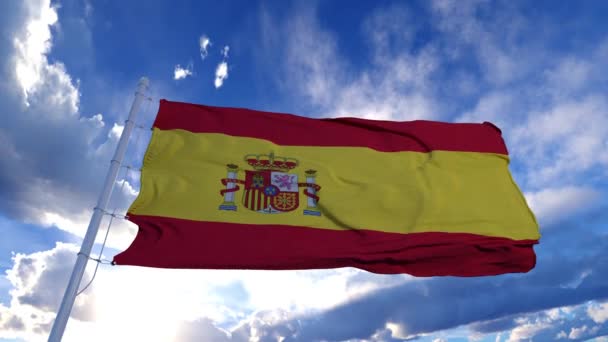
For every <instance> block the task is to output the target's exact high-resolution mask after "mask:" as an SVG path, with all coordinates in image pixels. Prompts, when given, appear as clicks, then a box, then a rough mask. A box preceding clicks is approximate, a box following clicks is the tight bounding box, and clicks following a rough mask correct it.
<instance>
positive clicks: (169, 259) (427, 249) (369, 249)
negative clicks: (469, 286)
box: [114, 214, 537, 276]
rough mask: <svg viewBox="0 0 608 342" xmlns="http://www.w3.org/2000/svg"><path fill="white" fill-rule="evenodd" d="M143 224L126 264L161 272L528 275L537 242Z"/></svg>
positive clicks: (122, 258) (122, 257)
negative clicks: (334, 270) (352, 270)
mask: <svg viewBox="0 0 608 342" xmlns="http://www.w3.org/2000/svg"><path fill="white" fill-rule="evenodd" d="M129 220H131V221H133V222H134V223H135V224H137V225H139V231H138V233H137V236H136V238H135V240H134V241H133V243H132V244H131V246H130V247H129V248H128V249H127V250H126V251H125V252H123V253H120V254H118V255H117V256H115V257H114V261H115V262H116V263H117V264H119V265H136V266H148V267H161V268H211V269H270V270H283V269H318V268H337V267H358V268H361V269H364V270H367V271H370V272H374V273H384V274H392V273H409V274H412V275H415V276H439V275H443V276H447V275H452V276H482V275H495V274H502V273H511V272H527V271H529V270H530V269H532V268H533V267H534V265H535V262H536V256H535V254H534V249H533V245H534V244H536V243H537V241H535V240H523V241H515V240H511V239H506V238H498V237H488V236H481V235H473V234H461V233H438V232H432V233H415V234H395V233H384V232H379V231H373V230H343V231H338V230H329V229H315V228H306V227H296V226H279V225H246V224H236V223H219V222H199V221H189V220H182V219H175V218H166V217H156V216H139V215H132V214H130V215H129Z"/></svg>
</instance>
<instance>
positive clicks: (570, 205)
mask: <svg viewBox="0 0 608 342" xmlns="http://www.w3.org/2000/svg"><path fill="white" fill-rule="evenodd" d="M600 196H601V193H600V192H598V191H597V190H595V189H592V188H587V187H576V186H566V187H561V188H545V189H543V190H540V191H537V192H529V193H525V197H526V201H527V202H528V204H529V206H530V208H531V209H532V211H533V212H534V214H535V215H536V216H537V217H538V219H539V220H540V221H541V222H545V223H551V222H555V221H557V220H559V219H563V218H566V217H570V216H572V215H574V214H576V213H580V212H581V211H582V210H586V209H589V208H593V207H594V204H595V203H596V201H597V199H599V198H600Z"/></svg>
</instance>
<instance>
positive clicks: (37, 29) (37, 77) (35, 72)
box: [13, 2, 58, 105]
mask: <svg viewBox="0 0 608 342" xmlns="http://www.w3.org/2000/svg"><path fill="white" fill-rule="evenodd" d="M57 19H58V17H57V11H56V9H55V8H53V7H51V6H50V2H47V3H46V4H44V5H43V6H41V7H40V12H39V13H36V14H35V15H34V16H32V17H31V19H30V20H29V22H28V23H27V25H26V32H24V34H23V35H21V36H17V37H15V38H14V41H13V43H14V45H15V49H16V55H15V73H16V76H17V80H18V81H19V84H20V86H21V89H22V90H23V95H24V98H25V102H26V103H27V104H28V105H29V103H28V95H29V94H30V93H31V92H32V91H34V90H35V88H36V87H37V86H39V85H40V84H41V83H42V75H43V73H44V72H45V69H46V70H49V69H52V68H53V66H54V65H52V64H51V65H49V64H48V61H47V59H46V54H47V53H48V52H49V51H50V49H51V30H50V27H51V26H53V25H55V24H56V23H57Z"/></svg>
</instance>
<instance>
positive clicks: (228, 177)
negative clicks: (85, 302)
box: [114, 100, 540, 276]
mask: <svg viewBox="0 0 608 342" xmlns="http://www.w3.org/2000/svg"><path fill="white" fill-rule="evenodd" d="M508 165H509V157H508V152H507V148H506V146H505V144H504V141H503V139H502V137H501V132H500V130H499V129H498V128H497V127H495V126H494V125H492V124H490V123H483V124H469V123H443V122H433V121H411V122H391V121H373V120H363V119H355V118H338V119H312V118H305V117H299V116H295V115H290V114H277V113H268V112H261V111H254V110H248V109H237V108H219V107H210V106H203V105H195V104H188V103H178V102H170V101H166V100H162V101H161V103H160V109H159V112H158V115H157V118H156V121H155V123H154V130H153V134H152V139H151V141H150V145H149V146H148V150H147V152H146V154H145V157H144V166H143V170H142V177H141V180H142V186H141V191H140V193H139V196H138V197H137V199H136V200H135V201H134V203H133V204H132V206H131V207H130V209H129V213H128V217H129V220H131V221H132V222H134V223H135V224H137V225H138V226H139V232H138V234H137V236H136V238H135V240H134V241H133V243H132V245H131V246H130V247H129V248H128V249H127V250H126V251H124V252H122V253H121V254H119V255H117V256H116V257H115V258H114V262H115V263H116V264H119V265H137V266H148V267H164V268H211V269H273V270H278V269H316V268H335V267H347V266H350V267H358V268H361V269H364V270H368V271H370V272H375V273H409V274H412V275H416V276H435V275H455V276H480V275H494V274H501V273H509V272H527V271H529V270H530V269H532V268H533V267H534V265H535V254H534V250H533V245H534V244H536V243H538V239H539V237H540V236H539V231H538V225H537V223H536V220H535V218H534V215H533V214H532V212H531V211H530V209H529V208H528V206H527V204H526V201H525V199H524V197H523V196H522V194H521V192H520V190H519V189H518V187H517V185H516V184H515V183H514V181H513V179H512V178H511V175H510V173H509V169H508Z"/></svg>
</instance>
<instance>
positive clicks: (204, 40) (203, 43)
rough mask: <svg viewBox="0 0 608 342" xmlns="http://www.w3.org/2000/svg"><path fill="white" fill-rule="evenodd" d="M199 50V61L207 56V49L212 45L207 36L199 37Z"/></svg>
mask: <svg viewBox="0 0 608 342" xmlns="http://www.w3.org/2000/svg"><path fill="white" fill-rule="evenodd" d="M198 45H199V50H200V54H201V59H202V60H204V59H205V58H207V56H208V55H209V51H208V49H209V47H210V46H211V45H212V44H211V40H210V39H209V37H207V35H204V34H203V35H201V36H200V38H199V39H198Z"/></svg>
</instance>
